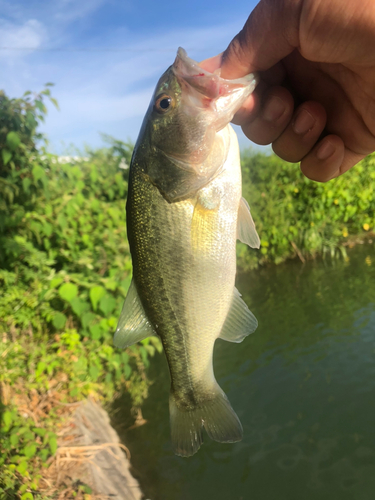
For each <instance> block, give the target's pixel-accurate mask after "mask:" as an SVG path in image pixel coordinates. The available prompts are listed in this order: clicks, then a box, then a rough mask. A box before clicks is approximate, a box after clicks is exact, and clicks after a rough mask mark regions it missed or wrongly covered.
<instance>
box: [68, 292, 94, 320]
mask: <svg viewBox="0 0 375 500" xmlns="http://www.w3.org/2000/svg"><path fill="white" fill-rule="evenodd" d="M70 305H71V307H72V309H73V312H74V313H75V314H76V315H77V316H78V317H79V318H80V317H81V316H82V315H83V314H84V313H85V312H86V311H88V310H89V309H90V304H89V303H88V302H86V301H85V300H82V299H80V298H79V297H75V298H74V299H73V300H72V301H71V302H70Z"/></svg>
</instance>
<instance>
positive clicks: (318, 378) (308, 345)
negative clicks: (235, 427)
mask: <svg viewBox="0 0 375 500" xmlns="http://www.w3.org/2000/svg"><path fill="white" fill-rule="evenodd" d="M349 257H350V261H349V262H343V261H340V262H334V263H331V262H328V263H327V262H322V261H320V262H311V263H307V264H305V265H304V266H302V265H301V264H300V263H299V262H290V263H287V264H285V265H282V266H278V267H272V268H268V269H262V270H260V271H256V272H252V273H249V274H247V275H244V276H240V277H239V279H238V288H239V290H240V291H241V293H242V294H243V296H244V299H245V301H246V302H247V303H248V304H249V306H250V308H251V309H252V311H253V312H254V314H255V315H256V316H257V318H258V321H259V328H258V330H257V331H256V332H255V333H254V334H253V335H251V336H250V337H248V338H247V339H245V341H244V342H243V343H242V344H230V343H226V342H223V341H221V340H219V341H218V342H217V343H216V346H215V355H214V364H215V373H216V377H217V379H218V381H219V383H220V385H221V387H222V388H223V389H224V391H225V392H226V393H227V395H228V397H229V399H230V401H231V403H232V405H233V407H234V409H235V411H236V412H237V414H238V416H239V417H240V419H241V421H242V424H243V427H244V439H243V441H242V442H240V443H235V444H231V445H227V444H219V443H215V442H212V441H210V440H209V439H208V438H207V439H206V441H205V444H204V446H202V448H201V450H200V451H199V452H198V454H197V455H194V457H192V458H190V459H183V458H179V457H176V456H174V455H173V453H172V451H171V446H170V439H169V416H168V394H169V374H168V370H167V366H166V362H165V360H164V357H163V356H158V357H157V358H155V359H154V360H153V363H152V366H151V369H150V377H151V378H152V379H153V380H154V385H153V386H152V387H151V391H150V397H149V399H148V400H147V402H146V403H145V405H144V408H143V415H144V417H145V418H146V419H147V420H148V423H147V424H145V425H144V426H142V427H139V428H135V429H130V430H127V431H126V430H124V427H123V425H121V424H122V423H123V422H122V419H121V404H124V403H123V402H121V400H119V401H117V402H116V403H115V407H114V410H117V411H115V412H114V419H113V422H114V425H115V426H117V429H118V432H119V433H120V434H121V435H122V436H123V439H124V442H125V443H126V444H127V446H128V447H129V448H130V450H131V452H132V457H133V458H132V462H133V465H134V468H135V470H136V471H137V473H138V474H139V479H140V482H141V485H142V488H143V491H144V492H145V494H146V497H147V498H149V499H150V500H191V499H193V500H211V499H215V500H241V499H242V500H247V499H255V500H258V499H262V500H276V499H277V500H294V499H295V500H297V499H298V500H300V499H301V498H303V499H304V500H318V499H319V500H336V499H337V500H370V499H371V500H373V499H374V498H375V252H374V249H373V247H372V246H367V245H366V246H360V247H357V248H355V249H353V250H352V251H351V252H350V253H349ZM124 412H126V410H125V411H124ZM130 425H131V424H130V423H129V426H130Z"/></svg>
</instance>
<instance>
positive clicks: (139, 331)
mask: <svg viewBox="0 0 375 500" xmlns="http://www.w3.org/2000/svg"><path fill="white" fill-rule="evenodd" d="M152 335H156V333H155V331H154V329H153V327H152V326H151V323H150V322H149V321H148V319H147V317H146V314H145V311H144V309H143V306H142V303H141V300H140V298H139V296H138V292H137V289H136V287H135V284H134V279H133V280H132V282H131V284H130V287H129V290H128V294H127V296H126V299H125V302H124V306H123V308H122V311H121V315H120V319H119V322H118V325H117V329H116V333H115V336H114V338H113V343H114V345H115V346H116V347H121V348H125V347H129V346H130V345H132V344H135V343H136V342H139V341H140V340H143V339H145V338H147V337H151V336H152Z"/></svg>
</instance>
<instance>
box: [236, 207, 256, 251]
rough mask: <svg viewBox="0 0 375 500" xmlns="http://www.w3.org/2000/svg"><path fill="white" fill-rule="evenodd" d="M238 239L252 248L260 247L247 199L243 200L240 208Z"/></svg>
mask: <svg viewBox="0 0 375 500" xmlns="http://www.w3.org/2000/svg"><path fill="white" fill-rule="evenodd" d="M237 238H238V239H239V240H240V241H242V243H245V244H246V245H249V247H251V248H259V247H260V239H259V236H258V233H257V230H256V229H255V224H254V221H253V218H252V217H251V213H250V207H249V204H248V203H247V201H246V200H245V198H241V201H240V206H239V207H238V222H237Z"/></svg>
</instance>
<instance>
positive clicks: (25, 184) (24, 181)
mask: <svg viewBox="0 0 375 500" xmlns="http://www.w3.org/2000/svg"><path fill="white" fill-rule="evenodd" d="M30 186H31V180H30V178H29V177H24V178H23V179H22V188H23V190H24V191H25V193H28V192H29V189H30Z"/></svg>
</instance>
